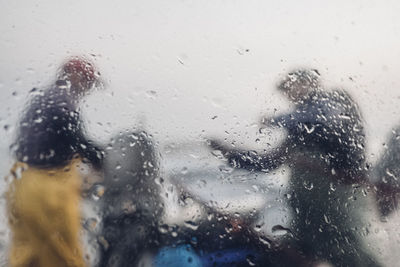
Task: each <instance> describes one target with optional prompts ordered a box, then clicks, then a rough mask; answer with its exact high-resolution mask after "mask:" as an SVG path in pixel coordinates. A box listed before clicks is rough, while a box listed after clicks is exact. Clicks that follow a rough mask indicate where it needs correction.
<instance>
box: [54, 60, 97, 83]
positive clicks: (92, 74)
mask: <svg viewBox="0 0 400 267" xmlns="http://www.w3.org/2000/svg"><path fill="white" fill-rule="evenodd" d="M61 72H62V75H63V76H65V75H66V76H70V75H77V76H79V78H80V79H81V82H84V83H93V82H95V81H96V79H97V75H96V69H95V68H94V65H93V63H91V62H90V61H89V60H87V59H84V58H82V57H77V56H75V57H72V58H71V59H69V60H68V61H67V62H65V63H64V64H63V66H62V69H61Z"/></svg>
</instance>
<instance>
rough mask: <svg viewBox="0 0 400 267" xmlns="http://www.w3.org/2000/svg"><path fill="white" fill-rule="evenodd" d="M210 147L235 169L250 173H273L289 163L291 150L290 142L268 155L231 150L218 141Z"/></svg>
mask: <svg viewBox="0 0 400 267" xmlns="http://www.w3.org/2000/svg"><path fill="white" fill-rule="evenodd" d="M210 146H211V147H212V148H214V149H216V150H219V151H221V153H222V154H223V155H224V156H225V157H226V158H227V159H228V162H229V164H230V165H232V166H233V167H235V168H241V169H246V170H249V171H271V170H274V169H277V168H279V167H280V166H281V165H282V164H285V163H286V162H287V160H288V157H289V150H290V145H289V143H288V142H284V143H282V144H281V145H280V146H279V147H277V148H275V149H274V150H273V151H271V152H269V153H266V154H259V153H257V152H255V151H240V150H236V149H230V148H228V147H226V146H224V145H222V144H221V143H220V142H218V141H210Z"/></svg>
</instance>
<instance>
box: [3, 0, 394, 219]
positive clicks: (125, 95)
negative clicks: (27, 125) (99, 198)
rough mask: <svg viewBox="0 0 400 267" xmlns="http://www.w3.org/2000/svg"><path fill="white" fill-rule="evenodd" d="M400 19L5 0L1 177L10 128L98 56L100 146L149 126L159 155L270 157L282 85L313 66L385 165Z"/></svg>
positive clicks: (92, 118)
mask: <svg viewBox="0 0 400 267" xmlns="http://www.w3.org/2000/svg"><path fill="white" fill-rule="evenodd" d="M399 14H400V1H397V0H393V1H391V0H390V1H389V0H387V1H379V0H374V1H364V0H353V1H347V0H338V1H329V2H328V1H318V0H316V1H311V0H310V1H296V0H293V1H248V0H246V1H245V0H243V1H176V0H169V1H150V0H143V1H98V0H97V1H54V0H52V1H51V0H47V1H22V0H14V1H8V0H0V156H1V157H2V159H3V160H2V161H1V162H0V174H5V172H6V171H7V169H8V168H7V167H6V165H7V164H9V163H10V162H11V159H10V157H9V155H8V146H9V144H10V142H11V139H12V136H13V135H14V131H15V128H13V127H9V128H7V127H6V128H7V129H8V130H6V129H5V128H4V126H5V125H9V126H14V125H15V124H16V121H17V116H18V114H19V112H20V110H21V109H22V107H23V104H24V103H25V101H26V99H27V93H28V91H29V90H30V89H31V88H32V87H34V86H42V87H44V86H46V85H48V84H49V83H50V82H51V81H52V80H53V79H54V74H55V70H56V68H57V67H58V66H59V64H60V63H61V62H62V61H63V60H64V59H65V57H67V56H70V55H77V54H78V55H88V54H93V55H95V57H93V59H94V60H95V62H96V63H97V65H98V66H99V69H100V71H101V73H102V74H103V79H105V80H106V81H107V90H105V91H102V92H98V93H96V94H95V95H93V96H91V97H89V98H88V99H87V101H86V104H85V105H84V108H83V109H84V115H85V118H86V120H87V121H88V130H89V132H90V134H91V135H92V136H94V137H95V138H97V139H98V140H101V141H106V140H108V139H109V138H110V137H111V136H112V135H113V134H115V133H116V132H117V131H118V130H120V129H124V128H130V127H137V126H138V124H144V125H145V128H146V129H147V130H148V131H149V132H150V133H152V134H153V135H154V136H155V138H156V139H157V140H158V141H159V142H160V145H163V144H167V143H170V142H178V143H179V142H190V141H193V140H199V139H200V138H203V137H208V136H216V137H219V138H225V137H228V138H229V140H231V141H232V140H236V141H239V142H243V143H244V144H243V146H246V147H253V148H263V147H265V144H266V143H267V142H273V141H274V139H275V138H276V136H275V135H273V136H271V137H268V136H264V137H262V138H261V139H262V140H261V141H262V142H260V143H258V144H257V143H256V142H255V139H256V138H257V135H256V134H257V131H258V122H259V119H260V118H261V117H262V116H263V115H266V114H270V115H271V114H273V113H274V109H277V112H284V111H287V110H288V103H287V102H285V101H284V99H283V98H282V96H281V95H279V93H278V92H277V91H275V88H274V85H275V84H276V82H277V81H278V80H279V77H281V76H282V75H283V74H285V73H286V72H287V71H289V70H291V69H293V68H295V67H296V66H306V67H307V66H309V67H312V68H317V69H319V70H320V72H321V74H322V76H323V78H324V84H325V85H326V87H328V88H331V87H333V86H337V87H343V88H345V89H346V90H348V91H349V92H350V93H351V94H352V96H353V97H354V99H355V100H356V101H357V102H358V104H359V106H360V107H361V110H362V113H363V116H364V118H365V126H366V130H367V138H368V139H367V140H368V146H367V148H368V153H369V156H370V160H371V161H375V160H376V156H374V154H375V155H376V154H377V153H379V151H380V150H381V149H382V143H383V142H385V140H386V138H387V135H388V133H389V132H390V129H391V128H392V127H396V126H397V125H399V124H400V116H399V115H400V110H399V109H398V104H399V103H400V90H399V89H400V75H399V71H400V16H399ZM246 49H248V52H246ZM349 77H351V78H352V80H351V79H349ZM13 92H15V93H14V94H13ZM214 116H217V118H215V119H212V118H213V117H214ZM225 131H228V132H229V133H231V134H230V135H227V134H226V133H225ZM3 184H4V182H3V181H2V182H1V183H0V187H3V188H4V186H3ZM0 191H2V190H0ZM1 201H2V200H1V199H0V202H1ZM0 204H1V203H0ZM0 214H2V212H0Z"/></svg>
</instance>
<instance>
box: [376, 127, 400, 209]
mask: <svg viewBox="0 0 400 267" xmlns="http://www.w3.org/2000/svg"><path fill="white" fill-rule="evenodd" d="M385 147H386V149H385V151H384V153H383V155H382V157H381V158H380V160H379V161H378V163H377V164H376V167H375V170H374V176H373V178H372V183H373V184H374V185H375V187H376V190H377V191H376V201H377V202H376V203H377V206H378V210H379V213H380V215H381V216H382V217H387V216H389V215H390V214H392V213H393V212H394V211H395V210H396V209H397V208H398V205H399V203H398V201H399V197H400V182H399V177H400V165H399V164H400V128H397V129H394V130H393V131H392V133H391V136H390V139H389V140H388V143H387V144H386V146H385Z"/></svg>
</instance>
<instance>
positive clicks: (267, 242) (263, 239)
mask: <svg viewBox="0 0 400 267" xmlns="http://www.w3.org/2000/svg"><path fill="white" fill-rule="evenodd" d="M258 239H259V240H260V242H261V243H262V244H264V245H266V246H267V248H271V241H270V240H269V239H268V238H266V237H265V236H260V237H259V238H258Z"/></svg>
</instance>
